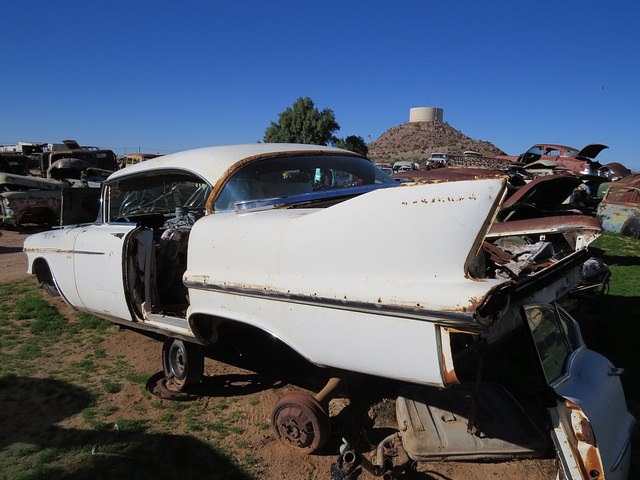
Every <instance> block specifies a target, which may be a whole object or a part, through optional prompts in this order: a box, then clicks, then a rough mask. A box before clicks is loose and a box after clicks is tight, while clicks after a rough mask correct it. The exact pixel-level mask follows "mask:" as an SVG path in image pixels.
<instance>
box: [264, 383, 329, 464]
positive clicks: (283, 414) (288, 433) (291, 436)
mask: <svg viewBox="0 0 640 480" xmlns="http://www.w3.org/2000/svg"><path fill="white" fill-rule="evenodd" d="M271 424H272V426H273V429H274V430H275V433H276V435H277V436H278V438H279V439H280V440H281V441H282V442H283V443H284V444H285V445H288V446H290V447H293V448H297V449H301V450H304V451H306V452H307V453H312V452H315V451H316V450H317V449H319V448H320V447H322V446H323V445H324V444H325V443H326V441H327V440H328V437H329V434H330V433H331V430H330V424H329V416H328V415H327V413H326V412H325V411H324V409H323V408H322V406H321V405H320V403H318V401H317V400H316V399H315V398H313V397H312V396H310V395H307V394H305V393H301V392H293V393H288V394H286V395H284V396H283V397H282V398H281V399H280V400H279V401H278V403H276V406H275V407H274V409H273V413H272V414H271Z"/></svg>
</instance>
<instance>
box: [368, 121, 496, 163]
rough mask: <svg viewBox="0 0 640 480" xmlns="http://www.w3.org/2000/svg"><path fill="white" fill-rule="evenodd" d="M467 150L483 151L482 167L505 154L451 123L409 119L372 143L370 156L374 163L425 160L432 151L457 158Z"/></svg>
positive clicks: (421, 161)
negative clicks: (496, 156) (483, 160)
mask: <svg viewBox="0 0 640 480" xmlns="http://www.w3.org/2000/svg"><path fill="white" fill-rule="evenodd" d="M466 150H473V151H475V152H479V153H481V154H482V156H483V157H485V160H486V162H484V163H487V165H482V166H493V165H491V164H492V163H493V162H492V161H491V159H492V158H493V157H494V156H495V155H505V153H504V152H503V151H502V150H500V149H499V148H498V147H496V146H495V145H493V144H492V143H490V142H486V141H483V140H473V139H472V138H469V137H467V136H466V135H465V134H464V133H462V132H460V131H459V130H456V129H455V128H453V127H452V126H451V125H449V124H448V123H444V122H407V123H405V124H403V125H398V126H396V127H392V128H390V129H389V130H387V131H386V132H384V133H383V134H382V135H381V136H380V138H378V139H377V140H376V141H374V142H372V143H371V144H370V145H369V155H368V156H369V158H370V159H371V160H372V161H374V162H395V161H397V160H409V161H413V162H417V163H423V162H424V161H425V160H426V159H427V158H429V155H431V153H432V152H444V153H448V154H449V156H451V157H452V158H453V159H454V161H455V159H460V158H461V157H462V153H463V152H464V151H466ZM454 163H455V162H454ZM463 163H464V162H463ZM481 163H482V162H481Z"/></svg>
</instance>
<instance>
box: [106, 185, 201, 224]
mask: <svg viewBox="0 0 640 480" xmlns="http://www.w3.org/2000/svg"><path fill="white" fill-rule="evenodd" d="M210 192H211V187H210V186H209V185H208V184H207V183H206V182H204V181H203V180H202V179H200V178H198V177H195V176H193V175H190V174H186V173H163V174H160V175H147V176H139V175H137V176H134V177H130V178H123V179H121V180H118V181H115V182H111V183H109V184H108V185H107V187H106V189H105V196H104V198H105V200H106V199H108V202H107V204H106V209H107V210H106V213H107V215H106V221H107V222H123V221H131V220H132V218H135V217H136V216H140V215H158V214H160V215H164V216H165V217H170V216H172V215H175V212H176V207H182V208H183V210H184V209H186V210H187V211H192V212H201V213H204V209H205V205H206V201H207V197H208V196H209V193H210Z"/></svg>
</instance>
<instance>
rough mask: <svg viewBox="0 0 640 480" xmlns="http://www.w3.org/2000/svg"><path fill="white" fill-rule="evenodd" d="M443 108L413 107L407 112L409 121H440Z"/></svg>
mask: <svg viewBox="0 0 640 480" xmlns="http://www.w3.org/2000/svg"><path fill="white" fill-rule="evenodd" d="M443 113H444V110H442V108H436V107H414V108H412V109H411V111H410V112H409V121H410V122H442V118H443Z"/></svg>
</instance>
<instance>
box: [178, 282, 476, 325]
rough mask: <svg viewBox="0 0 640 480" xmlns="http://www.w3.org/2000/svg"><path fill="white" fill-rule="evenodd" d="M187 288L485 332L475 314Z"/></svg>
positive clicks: (230, 289) (266, 292) (225, 288)
mask: <svg viewBox="0 0 640 480" xmlns="http://www.w3.org/2000/svg"><path fill="white" fill-rule="evenodd" d="M184 284H185V286H186V287H187V288H193V289H196V290H206V291H210V292H216V293H224V294H228V295H240V296H244V297H251V298H260V299H263V300H271V301H277V302H287V303H296V304H301V305H309V306H313V307H321V308H334V309H339V310H349V311H352V312H359V313H366V314H374V315H384V316H389V317H399V318H407V319H411V320H420V321H427V322H432V323H436V324H438V325H445V326H450V327H464V329H465V330H467V331H473V332H483V331H484V330H486V327H483V326H482V325H479V324H478V323H477V322H476V320H475V317H474V315H473V314H472V313H461V312H443V311H434V310H423V309H420V308H413V307H403V306H399V305H385V304H377V303H375V304H374V303H368V302H356V301H352V300H339V299H334V298H326V297H311V296H308V295H299V294H292V293H284V292H274V291H269V290H258V289H253V288H246V287H231V286H226V285H216V284H209V283H205V282H197V281H190V280H185V281H184Z"/></svg>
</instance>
